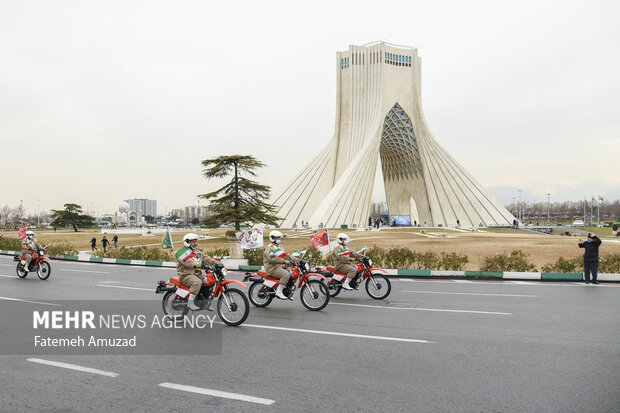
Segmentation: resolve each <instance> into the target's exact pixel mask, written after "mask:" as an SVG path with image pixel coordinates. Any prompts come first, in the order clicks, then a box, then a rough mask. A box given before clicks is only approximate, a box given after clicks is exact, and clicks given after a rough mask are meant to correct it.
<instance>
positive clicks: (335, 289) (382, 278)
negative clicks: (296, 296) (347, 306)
mask: <svg viewBox="0 0 620 413" xmlns="http://www.w3.org/2000/svg"><path fill="white" fill-rule="evenodd" d="M360 261H361V262H360V263H359V264H356V267H357V274H355V277H353V278H352V279H351V281H350V282H349V286H351V287H352V288H353V289H354V290H357V289H358V288H359V286H360V284H361V283H362V282H363V281H364V280H366V286H365V287H366V292H367V293H368V295H369V296H370V297H371V298H374V299H375V300H383V299H385V298H386V297H387V296H388V295H390V292H391V291H392V284H391V283H390V280H389V279H388V277H387V276H386V275H385V274H387V271H385V270H384V269H382V268H373V267H372V260H371V259H370V258H368V257H366V256H363V257H362V258H361V259H360ZM325 270H326V271H322V272H321V273H322V274H323V275H326V276H328V277H330V279H329V280H328V281H327V288H328V290H329V295H330V296H331V297H335V296H337V295H338V294H340V291H342V283H343V282H344V279H345V278H346V277H347V276H346V274H343V273H341V272H338V270H336V268H335V267H332V266H327V267H326V268H325ZM379 272H383V273H384V274H380V273H379Z"/></svg>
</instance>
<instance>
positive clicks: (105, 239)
mask: <svg viewBox="0 0 620 413" xmlns="http://www.w3.org/2000/svg"><path fill="white" fill-rule="evenodd" d="M109 243H110V241H108V239H107V238H106V236H105V235H104V236H103V238H101V244H103V252H106V249H107V248H108V244H109Z"/></svg>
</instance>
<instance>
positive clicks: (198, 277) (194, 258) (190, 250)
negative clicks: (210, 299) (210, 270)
mask: <svg viewBox="0 0 620 413" xmlns="http://www.w3.org/2000/svg"><path fill="white" fill-rule="evenodd" d="M197 247H198V235H197V234H193V233H189V234H186V235H185V236H184V237H183V248H181V249H180V250H179V251H177V253H176V257H177V275H178V276H179V281H181V283H183V284H185V285H187V286H188V287H189V298H188V300H187V307H188V308H189V309H190V310H198V309H199V308H200V307H198V305H196V302H195V300H196V295H197V294H198V293H199V292H200V288H201V287H202V271H201V263H202V261H206V262H207V263H208V264H209V265H215V264H216V263H217V261H215V260H214V259H213V258H211V257H209V256H208V255H206V254H203V253H202V251H200V250H199V249H198V248H197ZM209 307H210V305H209ZM207 310H210V308H207Z"/></svg>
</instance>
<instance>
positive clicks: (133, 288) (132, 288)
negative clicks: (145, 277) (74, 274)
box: [96, 284, 155, 292]
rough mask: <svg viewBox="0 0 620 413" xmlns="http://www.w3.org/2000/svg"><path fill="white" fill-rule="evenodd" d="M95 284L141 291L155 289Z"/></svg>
mask: <svg viewBox="0 0 620 413" xmlns="http://www.w3.org/2000/svg"><path fill="white" fill-rule="evenodd" d="M96 285H97V287H108V288H125V289H127V290H143V291H150V292H153V291H155V289H153V288H139V287H124V286H122V285H103V284H96Z"/></svg>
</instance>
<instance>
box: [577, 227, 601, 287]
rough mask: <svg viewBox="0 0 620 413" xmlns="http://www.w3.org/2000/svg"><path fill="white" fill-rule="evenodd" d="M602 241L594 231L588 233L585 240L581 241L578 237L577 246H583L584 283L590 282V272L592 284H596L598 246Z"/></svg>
mask: <svg viewBox="0 0 620 413" xmlns="http://www.w3.org/2000/svg"><path fill="white" fill-rule="evenodd" d="M601 243H602V241H601V240H600V239H599V237H597V236H596V234H594V232H590V233H588V239H587V240H586V241H585V242H581V239H579V248H584V249H585V252H584V253H583V275H584V278H585V279H586V284H590V274H592V284H598V281H597V280H596V274H597V272H598V247H599V246H600V245H601Z"/></svg>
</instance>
